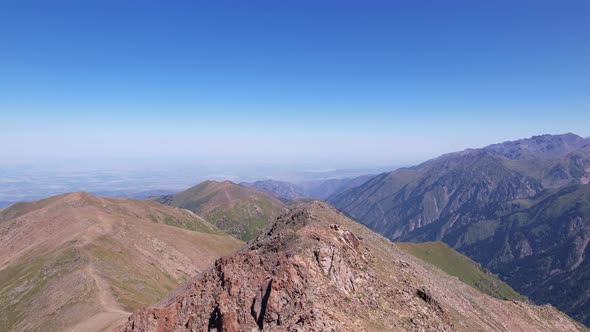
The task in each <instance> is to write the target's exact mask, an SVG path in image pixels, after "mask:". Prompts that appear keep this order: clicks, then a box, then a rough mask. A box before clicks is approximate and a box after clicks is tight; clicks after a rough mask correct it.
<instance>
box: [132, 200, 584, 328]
mask: <svg viewBox="0 0 590 332" xmlns="http://www.w3.org/2000/svg"><path fill="white" fill-rule="evenodd" d="M422 264H423V263H418V262H417V261H416V260H414V259H413V258H412V257H410V256H408V255H406V254H404V253H403V252H402V251H401V250H400V249H399V248H398V247H397V246H395V245H394V244H393V243H391V242H389V241H388V240H386V239H385V238H383V237H381V236H379V235H377V234H375V233H372V232H371V231H369V230H368V229H367V228H365V227H363V226H361V225H359V224H357V223H355V222H353V221H351V220H350V219H348V218H346V217H345V216H344V215H342V214H341V213H339V212H338V211H336V210H335V209H334V208H332V207H331V206H329V205H327V204H325V203H322V202H312V203H308V204H305V205H300V206H297V207H295V208H293V209H291V210H290V211H289V212H288V213H286V214H284V215H282V216H281V217H279V218H278V219H277V220H276V222H275V223H273V224H272V225H271V226H270V227H268V228H267V229H266V231H265V232H263V234H262V235H260V236H258V237H257V238H256V239H254V240H253V241H252V242H251V243H250V244H249V245H248V246H247V247H246V248H244V249H242V250H240V251H238V252H237V253H235V254H233V255H231V256H228V257H223V258H220V259H218V260H217V261H216V262H215V264H214V266H213V267H212V268H211V269H209V270H208V271H206V272H204V273H202V274H200V275H198V276H196V277H195V278H194V279H192V280H191V281H190V282H188V283H187V284H185V285H184V286H183V287H182V288H180V289H178V290H177V291H175V292H174V293H172V294H171V295H170V296H169V297H168V298H166V299H164V300H163V301H162V302H160V303H159V304H158V305H156V306H154V307H151V308H146V309H143V310H140V311H138V312H136V313H134V314H133V315H132V316H131V317H130V318H129V320H128V322H127V324H125V325H124V326H122V327H121V329H120V330H121V331H192V330H194V331H259V330H264V331H377V330H378V331H388V330H389V331H435V330H436V331H471V330H484V331H485V330H490V331H491V330H498V327H505V328H503V329H500V330H511V331H519V330H520V331H524V330H536V331H550V330H552V329H553V330H554V329H555V328H559V329H560V330H564V331H567V330H570V331H576V330H577V327H576V326H575V325H574V324H573V323H572V322H571V321H569V319H568V318H566V317H565V316H563V315H561V314H559V313H557V312H556V311H555V310H554V309H552V308H537V307H534V306H530V305H527V304H524V303H520V302H508V301H499V300H497V299H493V298H491V297H488V296H485V295H483V294H481V293H479V292H478V291H476V290H475V289H473V288H470V287H469V286H467V285H466V284H463V283H462V282H460V281H459V280H457V279H453V278H450V277H449V276H448V275H445V274H443V273H442V272H440V271H439V272H436V271H434V272H433V271H432V270H431V269H432V267H430V268H426V267H424V265H422ZM470 303H478V305H477V306H474V305H472V304H470ZM484 308H485V309H484ZM531 324H532V325H531Z"/></svg>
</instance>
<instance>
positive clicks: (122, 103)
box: [0, 0, 590, 167]
mask: <svg viewBox="0 0 590 332" xmlns="http://www.w3.org/2000/svg"><path fill="white" fill-rule="evenodd" d="M589 15H590V2H588V1H542V0H537V1H476V0H471V1H383V2H377V1H356V2H354V1H233V2H232V1H166V2H164V1H67V2H66V1H52V2H51V3H50V2H47V1H3V2H2V3H1V4H0V115H1V117H0V120H1V121H0V142H1V143H0V155H1V156H2V157H1V158H0V159H1V161H0V162H1V163H3V164H10V163H15V164H16V163H38V164H42V163H48V162H53V163H55V162H56V161H57V162H60V161H63V162H64V163H66V162H67V163H72V162H73V163H75V162H82V161H85V162H88V161H90V162H93V161H101V162H104V163H106V164H108V163H112V164H113V165H116V164H117V163H121V162H122V161H123V160H124V161H126V162H131V163H133V162H134V161H135V162H137V163H149V162H154V163H156V162H162V161H163V160H166V161H169V162H170V163H175V162H187V161H200V162H211V163H214V162H217V163H249V164H257V163H259V164H269V163H276V164H284V163H287V164H295V163H302V164H303V163H305V164H314V165H326V166H330V167H340V166H341V167H352V166H368V165H402V164H408V163H415V162H419V161H422V160H425V159H428V158H431V157H434V156H437V155H439V154H442V153H445V152H450V151H454V150H461V149H464V148H467V147H478V146H483V145H487V144H491V143H495V142H498V141H504V140H508V139H516V138H522V137H528V136H532V135H535V134H542V133H563V132H574V133H577V134H580V135H582V136H590V125H588V124H589V123H590V93H589V92H590V20H588V16H589Z"/></svg>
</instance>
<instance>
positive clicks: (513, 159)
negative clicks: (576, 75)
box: [330, 134, 590, 324]
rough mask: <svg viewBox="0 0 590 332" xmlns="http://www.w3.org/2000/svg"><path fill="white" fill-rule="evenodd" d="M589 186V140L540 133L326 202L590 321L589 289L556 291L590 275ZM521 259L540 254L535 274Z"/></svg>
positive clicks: (399, 173)
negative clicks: (439, 247) (436, 246)
mask: <svg viewBox="0 0 590 332" xmlns="http://www.w3.org/2000/svg"><path fill="white" fill-rule="evenodd" d="M588 179H590V140H589V139H585V138H581V137H579V136H576V135H573V134H565V135H542V136H535V137H532V138H530V139H525V140H518V141H514V142H504V143H500V144H495V145H491V146H488V147H485V148H482V149H471V150H466V151H462V152H456V153H450V154H447V155H443V156H441V157H439V158H436V159H433V160H430V161H427V162H425V163H423V164H420V165H418V166H415V167H411V168H406V169H400V170H396V171H393V172H390V173H384V174H381V175H379V176H377V177H375V178H374V179H372V180H370V181H368V182H367V183H365V184H363V185H361V186H359V187H357V188H354V189H351V190H348V191H346V192H344V193H342V194H339V195H337V196H334V197H332V198H331V199H330V202H332V203H333V204H334V205H335V206H336V207H338V208H340V209H341V210H342V211H344V212H345V213H347V214H349V215H350V216H352V217H354V218H356V219H357V220H359V221H360V222H362V223H363V224H365V225H367V226H369V227H370V228H372V229H374V230H376V231H378V232H379V233H382V234H384V235H385V236H387V237H389V238H390V239H395V240H403V241H437V240H440V241H443V242H445V243H447V244H449V245H450V246H452V247H453V248H455V249H457V250H458V251H460V252H461V253H463V254H466V255H467V256H469V257H470V258H472V259H473V260H475V261H477V262H478V263H480V264H481V265H482V266H484V267H486V268H489V269H490V270H491V271H493V272H494V273H498V274H499V275H500V276H501V277H502V278H503V279H504V280H506V281H507V282H508V283H509V284H510V285H511V286H512V287H513V288H514V289H516V290H517V291H519V292H521V293H522V294H524V295H526V296H528V297H529V298H531V299H532V300H534V301H536V302H538V303H552V304H554V305H556V306H557V307H558V308H560V309H562V310H564V311H566V312H567V313H568V314H571V315H572V316H573V317H575V318H577V319H580V320H582V321H584V322H585V323H586V324H590V317H589V316H588V315H587V312H588V310H587V308H588V305H590V304H589V303H590V292H585V291H572V292H564V291H558V289H560V287H558V286H557V285H558V284H559V283H560V282H563V283H564V284H565V285H570V286H571V285H573V280H583V279H584V278H585V276H586V275H587V272H585V270H584V266H585V265H584V264H583V263H584V262H585V261H586V260H585V257H587V254H586V253H585V251H584V249H585V248H586V246H585V245H584V243H586V242H585V241H586V240H585V239H586V235H583V232H584V231H583V229H586V228H588V227H590V226H589V224H590V219H589V218H588V217H587V213H586V212H585V211H586V208H587V207H588V206H589V204H590V202H587V201H586V200H585V199H583V198H581V197H585V196H584V195H583V194H582V193H583V192H585V191H586V190H587V189H585V188H587V186H588V184H587V183H588V182H589V180H588ZM572 191H573V192H575V193H577V194H572V195H570V194H569V193H570V192H572ZM576 195H577V196H576ZM572 197H578V198H580V199H574V198H572ZM574 221H575V222H574ZM572 227H573V228H572ZM569 228H572V229H575V230H576V231H569V230H568V229H569ZM528 256H532V257H537V258H536V259H537V261H536V263H535V264H539V265H538V266H537V270H535V271H534V272H533V270H532V268H531V267H527V268H525V266H529V265H527V264H529V263H527V262H528V261H530V260H532V259H533V258H531V257H528ZM568 262H569V263H568ZM572 262H580V263H579V264H578V265H575V264H573V263H572ZM531 266H532V265H531ZM556 269H557V270H556ZM556 271H561V272H560V273H556ZM549 280H552V281H551V282H550V284H547V282H549ZM568 280H569V281H568ZM580 285H585V283H584V282H580ZM549 286H551V287H549ZM576 287H577V286H576ZM576 287H572V288H571V289H577V288H576ZM565 294H568V295H567V296H566V295H565Z"/></svg>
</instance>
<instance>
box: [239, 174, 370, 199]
mask: <svg viewBox="0 0 590 332" xmlns="http://www.w3.org/2000/svg"><path fill="white" fill-rule="evenodd" d="M372 177H373V175H360V176H356V177H346V178H333V179H322V180H312V181H304V182H300V183H298V184H294V183H290V182H285V181H277V180H261V181H256V182H242V183H240V184H241V185H243V186H246V187H250V188H256V189H258V190H261V191H264V192H266V193H268V194H271V195H273V196H275V197H277V198H279V199H282V200H285V201H290V200H296V199H298V198H314V199H327V198H328V197H330V196H332V195H335V194H338V193H341V192H343V191H345V190H347V189H350V188H354V187H356V186H359V185H361V184H363V183H365V182H366V181H368V180H369V179H371V178H372Z"/></svg>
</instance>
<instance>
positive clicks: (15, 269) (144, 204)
mask: <svg viewBox="0 0 590 332" xmlns="http://www.w3.org/2000/svg"><path fill="white" fill-rule="evenodd" d="M242 245H243V242H241V241H239V240H237V239H235V238H233V237H230V236H228V235H226V234H225V233H223V232H222V231H220V230H219V229H217V228H216V227H214V226H212V225H211V224H209V223H208V222H206V221H205V220H204V219H202V218H201V217H199V216H197V215H195V214H194V213H192V212H190V211H187V210H182V209H176V208H171V207H168V206H164V205H161V204H158V203H156V202H150V201H139V200H132V199H114V198H103V197H97V196H93V195H90V194H87V193H81V192H78V193H70V194H65V195H60V196H54V197H51V198H48V199H44V200H40V201H35V202H29V203H17V204H14V205H12V206H11V207H9V208H7V209H5V210H2V211H0V313H1V314H0V331H69V330H73V331H104V330H110V329H112V328H113V327H114V326H116V325H118V324H121V323H122V322H124V321H125V320H126V319H127V317H128V316H129V315H130V314H131V312H133V311H134V310H137V309H139V308H140V307H143V306H147V305H151V304H153V303H155V302H157V301H159V300H160V299H161V298H162V297H164V296H165V295H166V294H168V293H169V292H170V291H171V290H173V289H174V288H176V287H178V286H179V285H180V284H181V283H183V282H185V281H186V280H187V279H188V278H189V277H190V276H192V275H194V274H196V273H199V272H202V271H204V270H205V269H207V268H208V267H209V265H210V264H212V263H213V261H214V260H215V259H217V258H218V257H220V256H222V255H226V254H229V253H231V252H233V251H234V250H236V249H237V248H239V247H240V246H242Z"/></svg>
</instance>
